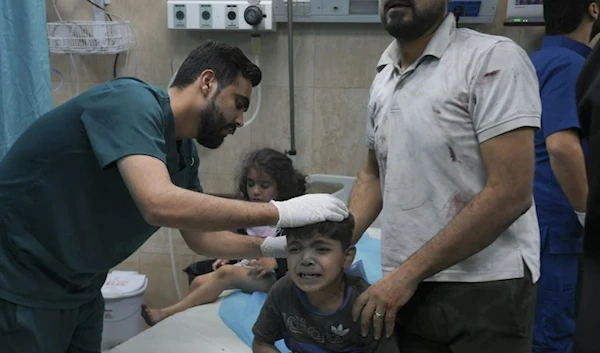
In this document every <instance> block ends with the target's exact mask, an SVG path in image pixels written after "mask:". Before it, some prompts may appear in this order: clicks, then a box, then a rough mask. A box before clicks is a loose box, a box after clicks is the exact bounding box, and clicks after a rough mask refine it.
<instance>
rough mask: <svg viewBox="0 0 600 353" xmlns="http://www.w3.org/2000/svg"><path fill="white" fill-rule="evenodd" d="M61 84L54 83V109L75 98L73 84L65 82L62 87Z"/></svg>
mask: <svg viewBox="0 0 600 353" xmlns="http://www.w3.org/2000/svg"><path fill="white" fill-rule="evenodd" d="M59 84H60V83H59V82H52V102H53V105H54V107H58V106H59V105H61V104H63V103H64V102H66V101H68V100H69V99H71V97H72V96H73V93H72V92H71V82H68V81H63V82H62V85H60V87H59ZM57 89H58V90H57Z"/></svg>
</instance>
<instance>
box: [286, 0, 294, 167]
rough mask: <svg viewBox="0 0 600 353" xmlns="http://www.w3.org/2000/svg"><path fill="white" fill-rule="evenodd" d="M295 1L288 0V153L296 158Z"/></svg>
mask: <svg viewBox="0 0 600 353" xmlns="http://www.w3.org/2000/svg"><path fill="white" fill-rule="evenodd" d="M293 3H294V1H293V0H287V6H288V9H287V10H288V16H287V19H288V21H287V25H288V69H289V85H290V150H289V151H287V154H289V155H290V157H292V160H293V159H294V157H293V156H295V155H296V126H295V123H296V121H295V120H296V117H295V105H294V91H295V90H294V29H293V26H292V22H293V18H294V11H293V8H294V4H293Z"/></svg>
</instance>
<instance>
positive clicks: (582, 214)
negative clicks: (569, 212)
mask: <svg viewBox="0 0 600 353" xmlns="http://www.w3.org/2000/svg"><path fill="white" fill-rule="evenodd" d="M575 214H576V215H577V219H578V220H579V224H581V226H582V227H583V226H584V225H585V212H577V211H575Z"/></svg>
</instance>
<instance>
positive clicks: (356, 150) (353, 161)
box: [313, 88, 369, 176]
mask: <svg viewBox="0 0 600 353" xmlns="http://www.w3.org/2000/svg"><path fill="white" fill-rule="evenodd" d="M368 92H369V90H368V89H348V88H315V90H314V100H315V108H314V120H313V172H314V173H324V174H334V175H348V176H355V175H356V174H357V173H358V171H359V170H360V168H361V167H362V166H363V164H364V160H365V159H364V156H365V155H366V147H365V142H364V141H365V125H366V111H367V103H368Z"/></svg>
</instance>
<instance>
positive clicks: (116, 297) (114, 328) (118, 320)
mask: <svg viewBox="0 0 600 353" xmlns="http://www.w3.org/2000/svg"><path fill="white" fill-rule="evenodd" d="M147 285H148V280H147V278H146V276H145V275H142V274H139V273H137V272H135V271H113V272H111V273H109V274H108V276H107V278H106V282H105V283H104V286H102V296H103V297H104V329H103V331H102V348H101V349H102V351H105V350H108V349H111V348H113V347H115V346H117V345H119V344H121V343H123V342H125V341H127V340H128V339H130V338H132V337H134V336H136V335H137V334H139V333H141V332H142V331H144V328H145V325H144V319H143V318H142V315H141V306H142V304H143V303H144V292H145V291H146V287H147Z"/></svg>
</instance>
